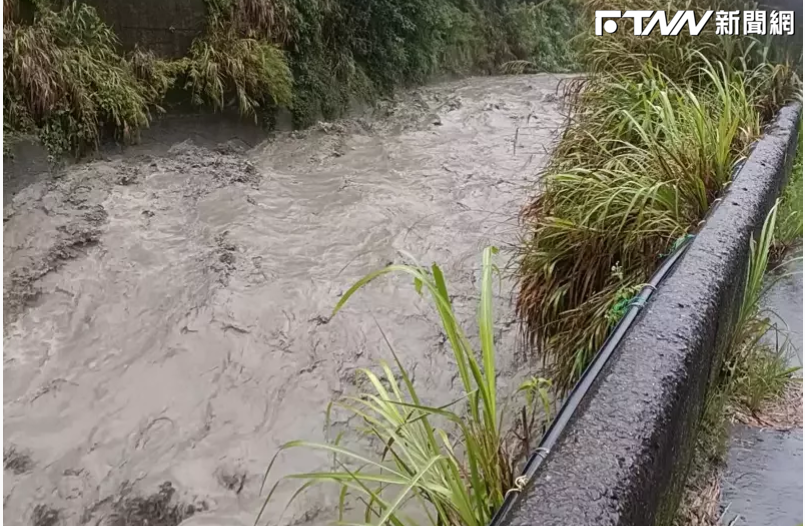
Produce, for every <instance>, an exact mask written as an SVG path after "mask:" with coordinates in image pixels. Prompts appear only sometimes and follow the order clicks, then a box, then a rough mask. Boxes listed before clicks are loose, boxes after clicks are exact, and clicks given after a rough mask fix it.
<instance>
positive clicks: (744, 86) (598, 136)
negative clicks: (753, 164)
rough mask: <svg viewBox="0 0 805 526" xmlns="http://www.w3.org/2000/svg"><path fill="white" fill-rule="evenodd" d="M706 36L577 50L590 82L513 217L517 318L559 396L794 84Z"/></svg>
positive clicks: (624, 38)
mask: <svg viewBox="0 0 805 526" xmlns="http://www.w3.org/2000/svg"><path fill="white" fill-rule="evenodd" d="M610 4H611V3H610ZM632 4H634V2H632V3H630V8H635V6H634V5H632ZM638 4H639V6H638V7H645V8H647V9H648V8H650V7H657V5H659V4H657V3H656V2H652V1H650V0H645V1H641V2H638ZM655 4H657V5H655ZM692 4H693V5H692V7H694V8H696V7H697V4H696V2H693V3H692ZM587 7H588V9H589V10H590V11H593V10H594V9H595V8H596V7H600V2H598V1H593V0H590V1H589V2H587ZM608 8H612V6H611V5H609V4H608ZM657 8H659V9H668V6H667V5H665V4H663V5H662V6H661V7H657ZM685 8H690V7H685ZM707 8H708V9H711V8H712V7H707ZM592 25H593V24H592V22H590V27H592ZM705 31H707V30H705ZM709 31H710V33H707V34H705V33H703V34H702V35H701V38H699V37H695V38H680V39H677V38H676V37H674V38H673V39H670V38H667V37H660V36H654V35H652V36H649V37H635V36H634V35H633V34H632V31H631V28H630V27H628V24H626V25H625V26H624V27H622V28H621V29H620V30H619V31H618V32H617V33H615V34H614V35H607V36H605V37H595V38H590V39H587V40H584V41H583V42H584V45H585V46H586V48H585V49H586V54H585V55H584V57H585V61H586V65H587V67H588V68H590V70H591V73H590V76H589V77H588V78H587V79H585V80H582V81H576V82H575V83H574V84H571V85H570V86H569V104H570V107H571V120H570V123H569V126H568V128H567V130H566V131H565V133H564V135H563V137H562V139H561V141H560V142H559V144H558V145H557V147H556V150H555V152H554V155H553V157H552V160H551V162H550V164H549V166H548V168H547V170H546V171H545V173H544V174H543V176H542V179H541V185H540V186H541V187H540V192H539V194H538V195H537V196H536V197H535V198H534V199H533V201H532V202H531V203H530V204H529V205H528V206H527V207H526V208H525V209H524V211H523V215H522V217H523V221H524V223H525V225H526V234H525V237H524V239H523V242H522V252H521V257H520V266H519V281H520V286H519V292H518V311H519V314H520V316H521V318H522V319H523V320H524V322H525V330H526V333H527V336H528V337H529V339H530V341H531V342H532V343H533V344H534V346H535V347H536V348H537V350H538V351H541V354H542V356H543V358H544V360H545V364H546V366H547V367H548V368H549V370H550V376H551V377H552V378H553V379H554V380H555V382H556V383H557V385H558V387H559V388H560V389H567V388H569V387H571V386H572V384H573V382H574V380H575V379H576V378H577V377H578V375H579V374H580V373H581V372H582V371H583V370H584V368H585V367H586V365H587V364H588V363H589V361H590V359H591V358H592V356H593V354H594V352H595V350H596V349H597V348H598V347H599V346H600V345H601V344H602V343H603V341H604V339H605V338H606V336H607V334H608V332H609V330H610V329H611V328H612V326H613V325H614V323H616V322H617V320H618V319H619V317H618V316H617V311H618V308H617V307H618V305H621V304H622V303H623V300H624V299H625V297H624V295H625V294H628V292H629V291H632V290H635V289H636V288H637V287H638V286H639V285H640V284H641V283H644V282H645V281H647V280H648V278H649V277H650V275H651V273H652V272H653V270H654V269H655V268H656V267H657V266H658V264H659V262H660V261H661V258H662V255H663V254H667V253H668V252H669V250H670V249H671V248H672V246H673V245H674V243H675V242H676V240H677V239H679V238H680V237H682V236H684V235H686V234H688V233H690V232H692V231H693V230H694V229H695V227H696V226H697V225H698V223H699V221H701V219H702V218H703V217H704V215H705V214H706V212H707V210H708V209H709V207H710V205H711V204H712V202H713V201H714V199H715V198H716V197H717V196H718V195H719V194H720V192H721V191H722V189H723V188H724V186H725V185H726V184H727V183H728V182H729V180H730V177H731V172H732V169H733V167H734V165H735V163H736V161H738V160H739V159H740V158H741V157H742V156H744V155H745V153H746V151H747V147H748V146H749V144H750V143H751V141H752V140H753V139H754V138H756V137H757V136H758V135H759V134H760V131H761V125H762V123H763V122H765V119H766V118H768V117H769V116H770V115H771V114H772V110H773V108H776V107H777V106H778V105H779V104H780V103H782V102H783V101H785V100H788V99H789V98H791V97H792V96H794V95H795V94H796V91H797V89H798V86H799V85H801V83H800V82H799V80H798V79H797V78H796V77H795V75H794V73H793V69H792V68H791V67H790V66H789V65H787V64H785V63H781V64H773V63H770V62H768V58H769V56H770V53H771V50H770V49H769V48H768V47H764V46H763V45H762V43H761V42H758V41H753V40H749V39H744V38H741V39H734V40H730V41H722V39H720V37H716V36H715V35H714V34H713V33H712V31H713V29H712V27H711V28H710V30H709ZM613 269H618V271H617V272H615V271H614V270H613Z"/></svg>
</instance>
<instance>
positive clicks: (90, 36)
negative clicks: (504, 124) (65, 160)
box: [3, 0, 576, 156]
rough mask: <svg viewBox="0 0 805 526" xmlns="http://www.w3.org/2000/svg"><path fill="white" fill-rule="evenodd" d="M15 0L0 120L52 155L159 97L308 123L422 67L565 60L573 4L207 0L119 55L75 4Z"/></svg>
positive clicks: (84, 147)
mask: <svg viewBox="0 0 805 526" xmlns="http://www.w3.org/2000/svg"><path fill="white" fill-rule="evenodd" d="M18 1H26V0H6V1H5V7H6V17H5V18H4V22H3V23H4V25H3V53H4V71H3V73H4V84H3V97H4V108H5V110H4V118H5V121H4V123H5V126H4V132H5V133H6V137H7V139H8V138H12V137H13V136H15V135H20V134H32V135H36V136H38V137H39V139H40V140H41V141H42V142H43V143H44V144H45V145H46V146H47V147H48V149H49V150H50V152H51V153H52V154H53V155H54V156H59V155H62V154H64V153H68V152H69V153H73V154H76V155H80V154H82V153H84V152H86V151H89V150H92V149H94V148H96V147H97V144H98V140H99V137H100V136H101V135H102V132H103V131H104V130H105V129H106V128H109V130H111V131H112V132H113V133H114V134H116V136H117V138H119V139H121V140H128V139H130V138H131V137H132V136H133V135H135V134H136V132H137V130H138V129H140V128H142V127H143V126H146V125H147V124H148V122H149V121H150V119H151V114H152V113H153V112H155V111H161V110H163V109H165V108H166V107H167V106H168V105H169V101H170V103H176V102H178V103H186V102H190V103H191V104H193V105H196V106H206V107H211V108H213V109H216V110H220V109H223V108H226V107H230V106H231V107H237V108H238V109H239V110H240V112H241V113H242V114H243V115H245V116H248V117H250V118H254V119H257V120H261V121H263V122H265V123H270V122H271V120H272V117H273V115H274V112H275V110H276V109H277V108H278V107H284V108H288V109H290V110H291V112H292V114H293V117H294V121H295V124H296V125H298V126H307V125H309V124H312V123H313V122H314V121H315V120H316V119H317V118H320V117H323V118H325V119H332V118H336V117H339V116H341V115H342V114H343V113H344V112H345V111H346V109H347V108H348V107H349V104H350V101H351V100H353V99H363V100H368V101H371V100H373V99H374V98H375V97H377V96H380V95H384V94H388V93H390V92H391V91H392V90H394V89H395V88H396V87H399V86H405V85H414V84H420V83H423V82H426V81H427V80H428V79H430V78H432V77H433V76H435V75H441V74H457V75H464V74H470V73H491V72H495V71H498V69H499V66H501V65H502V64H504V63H506V62H510V61H527V62H528V63H529V64H531V65H532V68H536V69H539V70H543V71H544V70H551V71H559V70H565V69H567V68H572V67H575V64H576V62H575V55H574V52H573V49H572V48H571V45H570V44H569V40H570V37H571V36H572V35H573V34H574V33H575V27H574V24H575V22H576V17H575V16H574V11H573V10H574V7H573V6H572V5H570V4H566V3H564V2H561V1H558V0H544V1H540V2H530V1H524V0H495V1H492V0H405V1H403V2H400V1H398V0H376V1H373V2H371V3H370V4H366V3H365V2H360V1H356V0H208V1H207V7H208V24H207V30H206V33H205V34H204V35H202V36H201V37H199V38H198V39H196V41H195V42H194V43H193V45H192V47H191V49H190V51H189V53H188V55H187V56H186V57H182V58H180V59H178V60H164V59H162V58H160V57H156V56H154V55H153V54H152V53H149V52H148V50H141V49H135V50H134V51H133V52H130V53H126V54H123V53H122V52H121V46H120V43H119V42H118V40H117V38H116V36H115V35H114V33H113V32H112V31H111V30H110V28H109V27H108V26H107V25H106V24H104V22H103V21H102V20H101V19H100V18H99V16H98V14H97V13H96V12H95V10H94V9H93V8H92V7H90V6H87V5H85V4H82V3H75V2H72V3H71V2H68V3H66V5H65V6H64V7H61V5H62V4H63V3H62V2H58V1H56V0H53V1H49V0H33V1H32V2H28V3H32V4H33V11H34V16H33V20H32V21H30V22H27V21H25V20H23V17H21V16H19V14H18V11H19V10H18V9H16V8H17V7H18V5H17V2H18ZM7 143H8V140H7Z"/></svg>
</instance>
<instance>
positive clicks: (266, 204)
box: [3, 76, 562, 526]
mask: <svg viewBox="0 0 805 526" xmlns="http://www.w3.org/2000/svg"><path fill="white" fill-rule="evenodd" d="M557 80H558V79H557V78H556V77H553V76H524V77H506V78H483V79H468V80H465V81H461V82H455V83H448V84H443V85H439V86H436V87H432V88H427V89H423V90H419V91H417V92H415V93H412V94H409V95H407V96H405V97H403V99H402V100H401V101H400V102H399V103H397V104H392V105H389V106H387V107H386V108H385V109H383V108H381V111H383V112H384V113H385V115H384V116H382V117H381V118H373V119H355V120H349V121H343V122H339V123H333V124H326V125H319V126H317V127H314V129H311V130H309V131H306V132H296V133H289V134H282V135H280V136H279V137H277V138H276V140H273V141H266V142H263V143H261V144H259V145H257V146H256V147H253V148H252V147H249V145H248V144H246V143H244V142H243V141H237V140H235V141H225V142H223V143H222V144H220V145H215V143H216V142H217V141H212V143H210V141H207V140H194V139H190V140H185V139H187V135H184V136H182V137H181V138H179V139H175V140H172V138H171V134H170V133H167V134H166V133H163V135H162V136H161V137H160V139H159V140H158V141H151V142H150V143H149V142H147V141H146V143H144V144H143V145H141V146H139V147H136V148H132V149H131V150H129V151H128V152H127V153H126V154H124V155H121V156H114V157H111V158H107V159H104V160H98V161H94V162H91V163H87V164H81V165H77V166H74V167H72V168H70V169H68V170H66V171H65V172H64V173H63V174H61V175H60V176H59V177H58V178H56V179H55V180H52V181H46V182H38V183H36V184H33V185H32V186H30V187H28V188H26V189H24V190H23V191H21V192H20V193H19V194H18V195H17V196H16V197H15V199H14V201H13V202H12V203H11V204H10V205H7V206H6V207H5V209H4V234H5V236H4V253H3V261H4V276H3V277H4V314H5V327H4V329H5V331H4V343H5V347H4V356H3V358H4V379H5V389H4V393H3V395H4V411H5V420H4V424H5V425H4V439H5V443H6V447H7V451H6V453H8V459H9V461H8V462H7V469H5V471H4V483H5V484H4V488H5V495H4V519H5V520H6V521H8V522H7V523H8V524H30V523H31V521H32V520H33V521H36V520H39V521H40V523H41V524H46V523H47V522H48V521H49V520H51V519H52V517H53V514H54V513H57V514H58V517H59V518H60V519H61V520H63V521H64V523H65V524H78V523H91V524H96V523H97V522H96V521H99V520H100V521H101V523H103V520H110V519H111V520H113V521H118V522H119V523H121V524H123V523H126V524H139V523H140V522H137V521H138V520H141V519H138V517H140V518H142V517H143V516H145V515H143V514H145V513H146V511H147V510H152V512H149V513H152V514H151V516H150V517H149V518H150V522H149V524H150V525H151V526H153V525H154V524H159V525H169V524H175V523H176V522H177V521H178V520H179V518H181V517H182V516H184V515H186V514H187V513H188V511H187V510H186V509H185V505H190V506H191V507H194V509H196V510H207V512H206V513H203V514H197V518H196V519H193V520H194V521H196V520H200V521H202V522H204V523H205V524H208V523H209V524H227V525H232V524H251V523H252V521H253V520H254V516H255V512H256V511H257V507H258V503H259V502H260V499H259V496H258V492H259V487H260V481H261V477H262V474H263V471H264V470H265V468H266V466H267V464H268V462H269V460H270V458H271V456H272V455H273V454H274V452H275V451H276V449H277V447H278V446H279V445H280V444H282V443H284V442H285V441H287V440H291V439H297V438H307V439H321V438H322V436H323V434H322V433H323V430H322V428H323V422H324V414H323V411H324V409H325V407H326V405H327V403H328V402H329V401H330V400H331V399H332V398H333V397H334V396H336V395H338V394H340V393H344V392H348V391H349V390H351V389H354V387H355V386H354V378H355V371H356V369H357V368H358V367H361V366H370V365H373V364H375V363H376V361H377V360H378V359H381V358H388V352H387V350H386V348H385V346H384V344H383V343H382V336H381V333H380V330H379V327H382V329H383V331H385V333H386V334H387V335H388V337H389V338H390V340H391V341H392V342H393V344H394V345H395V347H396V348H397V350H398V352H399V353H400V355H401V357H402V361H403V362H404V364H405V365H406V366H407V367H408V369H409V371H410V372H412V373H413V374H414V376H415V380H416V382H417V384H418V385H419V389H420V393H421V394H425V395H426V396H427V397H429V398H431V399H433V400H439V401H442V400H444V401H448V400H449V399H450V396H451V395H450V390H451V389H452V387H451V386H452V383H453V381H454V380H455V375H454V368H453V366H452V363H451V352H450V350H449V349H447V348H446V347H445V340H444V338H443V336H442V334H441V332H440V329H439V327H438V324H437V322H436V317H435V315H434V314H433V313H432V312H431V309H430V307H429V306H428V305H427V303H426V302H424V301H422V300H419V299H418V298H417V297H416V294H415V293H414V291H413V289H412V287H411V284H410V282H409V281H408V280H406V279H397V278H391V279H384V280H382V281H380V282H378V283H375V284H374V285H372V286H371V287H370V288H368V289H366V290H364V291H362V292H361V293H360V294H359V295H358V296H357V299H356V301H354V302H352V303H351V304H350V305H349V306H348V308H347V309H346V310H345V311H344V312H343V313H342V314H339V316H338V317H337V318H336V319H334V320H332V321H330V322H328V320H327V316H328V314H329V313H330V311H331V309H332V307H333V306H334V305H335V303H336V301H337V299H338V297H339V295H340V294H341V293H342V292H343V291H344V290H346V288H347V287H348V286H350V285H351V284H352V283H354V282H355V281H356V280H357V279H358V278H360V277H362V276H363V275H365V274H366V273H367V272H369V271H371V270H375V269H377V268H379V267H381V266H383V265H385V264H387V263H389V262H391V261H402V260H403V256H402V255H401V253H402V252H408V253H410V254H412V255H414V256H416V257H417V258H418V259H419V261H421V262H422V263H431V262H438V263H439V264H440V265H442V267H443V269H444V271H445V273H446V275H447V277H448V280H449V282H450V284H451V285H452V292H453V298H454V300H455V303H456V307H457V311H458V312H459V314H460V316H461V317H462V318H463V320H465V321H466V323H467V326H468V328H469V331H470V332H474V328H473V325H474V324H473V323H472V319H473V318H474V316H475V308H476V303H475V300H476V283H475V281H476V279H475V278H476V275H477V274H476V271H477V269H478V267H479V256H480V252H481V249H482V247H484V246H486V245H488V244H491V243H493V244H498V245H500V244H503V245H505V244H507V243H509V242H513V241H514V240H515V239H516V235H517V232H516V224H515V220H514V218H515V216H516V214H517V212H518V210H519V207H520V205H521V204H522V200H523V199H524V198H525V197H526V196H527V195H528V192H529V191H530V188H531V187H530V185H531V184H533V182H534V179H535V175H536V171H537V170H538V168H539V166H540V165H541V163H542V162H543V161H544V159H545V158H546V154H547V152H548V148H549V146H550V143H551V141H552V139H553V137H554V136H555V134H556V133H557V130H558V128H559V126H560V125H561V122H562V119H561V117H560V116H559V113H558V105H557V103H556V102H555V100H556V97H555V90H556V85H557ZM518 128H519V132H518ZM224 131H225V130H224ZM183 133H185V132H179V133H178V134H174V137H175V136H176V135H181V134H183ZM201 135H207V136H216V135H217V136H219V137H220V135H222V130H202V131H201ZM515 136H517V140H516V142H517V144H516V145H515ZM509 299H510V284H509V283H504V286H503V288H502V289H501V292H500V295H499V297H498V301H497V306H496V307H497V320H498V325H497V329H498V334H497V337H498V340H499V344H500V348H501V349H503V350H505V351H504V352H502V353H501V356H500V361H501V364H500V366H501V371H502V380H503V381H502V387H501V388H502V389H511V387H512V386H511V382H506V381H505V380H506V379H511V378H512V377H513V376H514V375H515V371H516V369H517V365H518V361H519V362H521V360H522V358H521V357H519V356H515V355H514V353H513V352H512V350H513V349H514V348H515V338H516V337H515V334H516V330H514V328H515V319H514V315H513V312H512V309H511V307H510V301H509ZM12 446H13V447H14V448H15V449H14V451H11V450H10V449H8V448H9V447H12ZM321 464H322V459H321V458H314V457H309V456H305V455H303V454H297V455H289V456H286V457H283V458H282V459H281V460H280V461H279V463H278V465H277V466H276V473H277V474H284V473H289V472H293V471H300V470H309V469H315V468H317V467H320V466H321ZM164 482H170V483H171V484H172V487H173V488H176V490H177V492H178V497H179V498H178V499H176V498H174V501H173V502H176V501H180V502H182V503H184V504H183V507H182V508H181V509H175V508H172V507H171V506H169V505H167V499H165V498H164V497H165V495H168V496H169V494H170V491H171V488H168V487H163V490H162V493H161V494H160V493H157V492H158V488H159V486H160V485H161V484H163V483H164ZM291 492H292V488H290V487H289V488H287V490H286V492H285V495H284V496H285V497H287V496H289V495H290V493H291ZM137 494H141V495H149V494H151V495H154V496H152V497H151V499H152V500H150V501H142V500H140V501H138V500H136V499H133V498H132V496H133V495H137ZM121 496H122V498H121ZM285 500H286V499H285V498H283V495H280V496H279V497H278V498H277V499H276V501H275V506H276V507H275V508H272V509H270V510H269V512H268V516H269V517H272V518H274V519H276V518H277V516H278V514H279V512H280V511H281V509H282V506H283V505H284V503H285ZM331 503H332V500H328V499H327V498H322V497H318V496H316V494H315V493H314V494H311V496H310V497H308V498H307V499H304V500H302V501H300V502H298V503H297V505H295V506H294V508H293V509H292V510H291V511H290V512H289V513H288V514H287V515H286V519H285V521H284V522H291V521H297V523H299V521H303V522H310V523H325V522H327V520H328V519H329V518H330V516H329V514H327V513H321V512H322V510H326V509H327V507H328V505H329V504H331ZM144 510H146V511H144ZM154 510H155V511H154ZM121 520H122V521H123V522H120V521H121ZM206 521H209V522H206ZM113 523H114V522H113Z"/></svg>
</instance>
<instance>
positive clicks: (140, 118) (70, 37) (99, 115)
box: [3, 2, 149, 156]
mask: <svg viewBox="0 0 805 526" xmlns="http://www.w3.org/2000/svg"><path fill="white" fill-rule="evenodd" d="M117 46H118V41H117V38H116V37H115V35H114V34H113V33H112V31H111V30H110V29H109V28H108V27H107V26H106V25H105V24H104V23H103V22H102V21H101V20H100V18H99V17H98V15H97V13H96V12H95V10H94V9H93V8H92V7H90V6H88V5H86V4H80V3H75V2H73V3H70V4H68V5H67V6H66V7H65V8H64V9H62V10H61V11H58V12H57V11H53V10H51V9H50V8H48V7H46V6H45V5H44V4H43V5H42V7H40V9H39V11H38V12H37V14H36V17H35V19H34V21H33V24H31V25H20V24H17V23H15V22H14V21H13V20H9V19H7V20H5V21H4V25H3V128H4V131H9V132H11V133H12V134H13V133H18V134H19V133H29V134H35V135H37V136H38V137H39V139H40V140H41V141H42V143H43V144H44V145H45V146H46V147H47V148H48V150H49V151H50V152H51V153H52V154H53V155H54V156H60V155H63V154H66V153H73V154H75V155H80V154H82V153H84V152H86V151H89V150H93V149H95V148H96V147H97V145H98V141H99V139H100V136H101V130H102V127H103V126H105V125H109V126H111V128H112V129H113V130H114V133H115V135H116V136H117V137H118V138H119V139H121V140H123V141H128V140H130V139H131V138H132V137H133V136H134V135H135V134H136V133H137V130H138V129H139V128H141V127H143V126H146V125H147V124H148V121H149V110H148V95H147V93H146V90H145V89H144V88H143V87H142V86H141V85H140V83H139V82H138V81H137V79H136V78H135V76H134V75H133V73H132V72H131V70H130V68H129V67H128V64H127V63H126V62H125V61H124V60H123V59H122V57H120V56H119V55H118V54H117V52H116V47H117Z"/></svg>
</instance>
